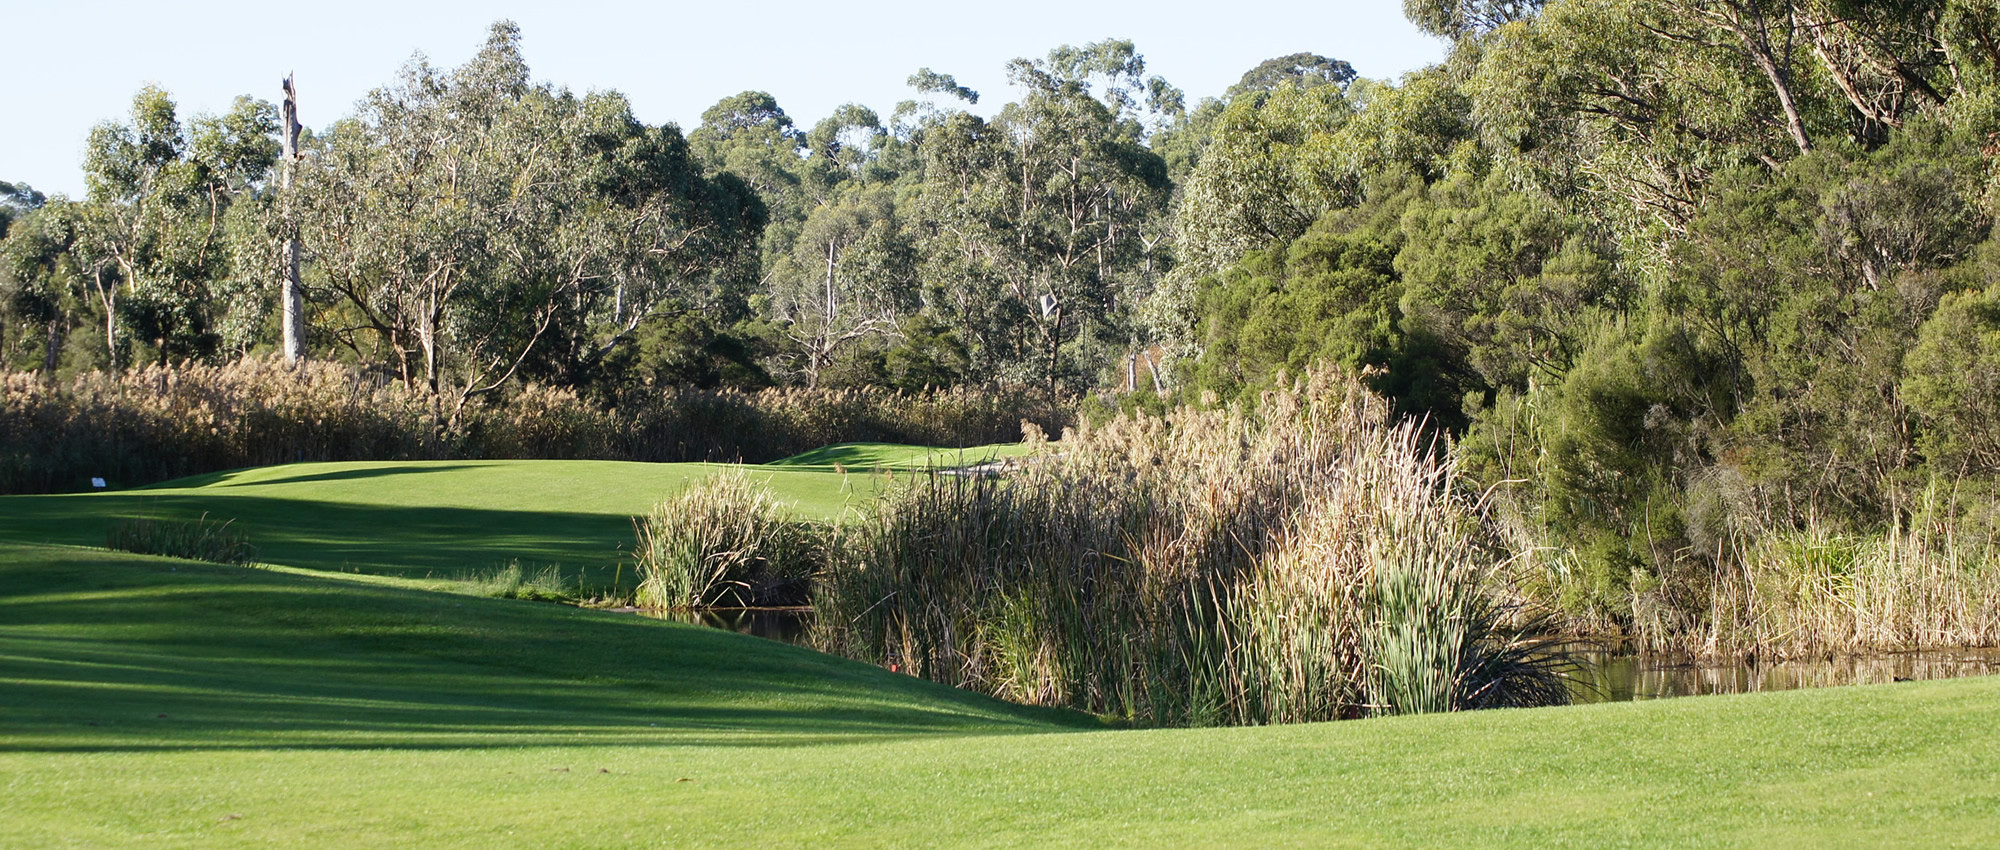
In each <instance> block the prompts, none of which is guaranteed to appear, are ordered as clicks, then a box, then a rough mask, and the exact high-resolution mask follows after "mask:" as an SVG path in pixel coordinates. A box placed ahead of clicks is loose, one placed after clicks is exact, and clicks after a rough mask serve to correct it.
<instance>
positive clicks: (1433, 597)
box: [813, 372, 1565, 725]
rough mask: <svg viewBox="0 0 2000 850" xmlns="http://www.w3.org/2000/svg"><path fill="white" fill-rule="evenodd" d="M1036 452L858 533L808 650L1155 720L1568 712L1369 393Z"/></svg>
mask: <svg viewBox="0 0 2000 850" xmlns="http://www.w3.org/2000/svg"><path fill="white" fill-rule="evenodd" d="M1032 436H1033V435H1031V437H1032ZM1038 448H1039V450H1038V451H1037V452H1036V453H1035V454H1034V455H1033V457H1034V460H1033V461H1032V462H1030V463H1029V464H1027V466H1026V468H1025V469H1024V470H1023V471H1021V472H1019V473H1017V474H1016V475H1014V476H1011V477H1009V478H1006V479H1002V480H989V479H980V478H968V477H959V476H947V475H932V476H928V477H924V478H921V479H920V480H919V481H917V482H916V483H915V484H914V485H913V486H911V487H909V488H907V489H904V490H901V491H899V492H895V493H892V494H891V495H890V496H888V497H886V498H885V499H884V501H883V503H882V504H881V506H880V508H879V511H878V513H877V514H876V516H875V517H873V518H872V519H871V520H869V521H866V522H862V523H860V524H858V525H856V526H854V527H851V528H850V529H848V530H847V531H846V532H845V536H844V538H843V541H842V545H840V546H838V547H835V548H834V549H832V550H831V551H830V553H829V556H828V567H827V572H826V574H825V575H824V577H823V579H822V581H821V583H820V585H819V592H818V595H817V598H816V600H815V606H816V608H817V612H816V617H815V621H814V622H815V626H814V638H813V639H814V640H815V641H816V642H817V643H819V644H820V645H821V646H823V647H825V648H827V649H830V650H833V651H837V652H842V653H845V654H848V655H851V656H855V657H860V658H864V659H868V660H872V661H875V662H878V663H882V664H885V665H888V666H891V667H893V668H895V669H900V670H906V671H908V672H910V673H912V674H914V675H918V676H922V677H925V678H929V679H933V680H936V681H940V682H945V683H948V684H953V685H958V686H961V687H968V688H972V689H976V690H981V691H985V692H988V693H992V694H995V695H998V696H1002V697H1005V698H1009V699H1014V700H1018V701H1023V702H1030V703H1036V704H1044V705H1062V706H1070V707H1075V708H1081V709H1085V710H1089V711H1093V712H1097V713H1101V714H1110V715H1116V716H1122V717H1127V718H1132V719H1134V720H1138V721H1141V722H1148V723H1156V724H1174V725H1181V724H1194V725H1206V724H1244V723H1276V722H1294V721H1309V720H1323V719H1332V718H1339V717H1351V716H1356V715H1360V714H1364V713H1369V712H1383V711H1387V712H1394V711H1428V710H1444V709H1456V708H1470V707H1479V706H1486V705H1509V704H1535V703H1541V702H1551V701H1561V700H1562V699H1563V698H1564V695H1565V692H1564V690H1563V689H1562V688H1561V687H1560V682H1559V680H1558V677H1557V676H1556V671H1555V670H1554V669H1553V668H1552V667H1551V666H1549V665H1548V664H1547V663H1544V662H1542V661H1540V660H1538V659H1539V657H1538V656H1533V655H1530V654H1527V653H1524V652H1523V651H1522V650H1521V645H1520V644H1519V643H1518V642H1517V641H1515V640H1514V639H1513V637H1512V636H1511V634H1510V633H1509V632H1508V630H1507V629H1506V628H1505V627H1504V625H1503V623H1502V622H1501V620H1502V618H1501V617H1499V616H1498V614H1499V609H1497V608H1496V607H1495V606H1494V603H1492V602H1491V601H1490V599H1489V597H1488V595H1487V592H1486V585H1487V580H1488V574H1489V572H1490V571H1491V570H1492V569H1493V568H1494V566H1495V564H1496V563H1498V562H1499V561H1500V560H1501V559H1502V553H1500V552H1498V551H1496V550H1495V549H1494V548H1493V546H1492V545H1491V544H1490V536H1489V535H1488V534H1487V533H1486V528H1485V523H1484V522H1483V514H1482V505H1481V504H1480V503H1479V502H1478V501H1477V500H1476V499H1474V498H1473V497H1471V496H1470V495H1469V494H1467V493H1465V492H1463V490H1462V489H1461V487H1460V482H1459V481H1458V478H1457V472H1456V466H1455V460H1454V457H1453V455H1452V451H1451V449H1450V448H1449V447H1448V446H1446V445H1443V444H1442V443H1434V442H1429V441H1427V440H1426V438H1425V435H1424V434H1423V433H1422V432H1421V431H1420V430H1419V429H1418V428H1417V427H1416V426H1414V425H1411V424H1404V425H1391V424H1389V421H1388V412H1387V409H1386V407H1385V405H1384V403H1383V402H1382V400H1381V399H1380V398H1378V397H1376V396H1374V395H1372V394H1370V393H1368V392H1367V391H1366V390H1365V389H1364V388H1363V387H1362V385H1361V384H1360V383H1359V382H1358V381H1356V380H1354V379H1352V378H1351V377H1347V376H1343V375H1337V374H1333V373H1327V372H1318V373H1313V374H1310V375H1308V376H1307V377H1306V378H1304V379H1303V380H1300V381H1297V382H1295V383H1293V384H1291V385H1290V386H1289V387H1288V388H1287V389H1285V390H1282V391H1278V392H1274V393H1271V394H1269V395H1267V396H1266V397H1265V398H1263V399H1262V400H1261V403H1260V405H1259V406H1258V408H1257V410H1256V411H1255V412H1254V413H1251V412H1246V411H1243V410H1240V409H1232V410H1202V409H1193V408H1181V409H1178V410H1176V411H1173V412H1171V413H1169V414H1168V415H1167V416H1165V417H1153V416H1148V415H1145V414H1139V415H1136V416H1133V417H1127V418H1120V419H1117V420H1114V421H1112V422H1111V423H1109V424H1107V425H1105V426H1103V427H1099V428H1088V427H1080V428H1077V429H1075V430H1072V431H1071V432H1069V433H1068V434H1066V435H1065V437H1064V439H1063V440H1062V442H1061V443H1060V444H1054V445H1050V444H1043V445H1041V446H1039V447H1038Z"/></svg>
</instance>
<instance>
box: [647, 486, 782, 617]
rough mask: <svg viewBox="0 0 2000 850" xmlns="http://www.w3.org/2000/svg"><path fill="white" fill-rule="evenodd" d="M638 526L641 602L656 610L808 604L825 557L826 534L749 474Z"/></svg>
mask: <svg viewBox="0 0 2000 850" xmlns="http://www.w3.org/2000/svg"><path fill="white" fill-rule="evenodd" d="M636 525H637V527H638V545H637V547H636V548H635V550H634V552H633V555H634V558H635V560H636V561H637V569H638V576H639V587H638V591H637V594H636V601H637V604H638V606H639V607H640V608H643V609H646V610H649V611H655V612H659V611H692V610H697V609H701V608H711V607H746V606H753V605H772V604H785V603H793V602H798V601H803V600H802V598H803V596H804V592H803V585H804V583H805V582H806V581H808V580H809V579H810V577H811V575H812V573H813V572H814V565H815V564H816V562H817V561H818V559H819V557H820V554H819V551H820V548H821V542H820V541H819V540H818V536H819V533H818V532H817V531H816V530H815V529H814V528H813V527H812V526H809V525H807V524H804V523H800V522H797V521H794V520H792V519H791V518H790V517H788V516H787V515H786V512H785V510H784V507H783V506H782V505H780V504H779V503H778V502H777V501H776V500H775V499H773V498H772V497H771V494H770V492H769V491H768V490H767V489H765V488H764V487H762V486H759V485H757V484H754V483H752V482H751V481H750V477H749V475H748V474H746V473H744V472H742V471H735V472H727V473H722V474H719V475H716V476H713V477H710V478H707V479H704V480H702V481H699V482H696V483H695V484H694V485H693V486H691V487H689V488H688V489H686V490H684V491H682V492H681V493H680V494H678V495H676V496H675V497H674V498H672V499H669V500H667V501H665V502H661V503H660V504H659V505H657V506H655V507H654V509H653V511H652V513H650V514H648V515H647V516H646V517H645V518H643V519H641V520H639V521H638V522H637V523H636Z"/></svg>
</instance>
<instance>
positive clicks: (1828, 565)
mask: <svg viewBox="0 0 2000 850" xmlns="http://www.w3.org/2000/svg"><path fill="white" fill-rule="evenodd" d="M1944 489H1945V488H1944V487H1943V486H1942V485H1939V484H1932V485H1931V486H1929V487H1927V488H1925V489H1924V490H1922V491H1920V492H1919V493H1917V494H1916V495H1915V497H1914V498H1912V499H1910V500H1908V504H1910V505H1911V508H1910V509H1909V510H1908V511H1905V512H1902V513H1899V515H1898V516H1897V517H1896V518H1895V519H1894V520H1893V521H1892V522H1891V524H1890V526H1889V527H1888V528H1887V529H1885V530H1883V531H1881V532H1877V533H1872V534H1871V533H1852V532H1844V531H1841V530H1838V529H1835V528H1831V527H1828V526H1827V525H1825V524H1822V523H1819V522H1808V523H1807V524H1806V525H1805V526H1804V527H1803V528H1798V529H1791V530H1781V531H1771V532H1766V533H1764V534H1762V535H1759V536H1758V537H1756V538H1755V539H1752V540H1750V541H1747V542H1745V543H1743V544H1742V545H1741V546H1740V548H1739V549H1738V550H1736V551H1735V552H1733V553H1731V557H1729V560H1728V561H1727V563H1726V565H1725V567H1724V568H1723V569H1721V570H1719V571H1718V575H1717V577H1716V579H1715V582H1714V588H1713V591H1712V600H1713V601H1712V603H1711V614H1710V616H1709V622H1708V623H1707V628H1706V629H1704V630H1701V631H1696V632H1692V633H1691V634H1690V635H1688V636H1687V637H1686V638H1685V639H1684V641H1683V642H1682V643H1681V644H1679V645H1674V644H1671V643H1669V645H1668V646H1667V647H1665V648H1670V649H1679V650H1685V651H1689V652H1693V653H1698V654H1705V655H1745V654H1762V655H1766V656H1771V657H1801V656H1815V655H1824V654H1827V653H1855V652H1869V651H1883V650H1901V649H1941V648H1957V647H1986V646H1996V645H2000V540H1995V539H1993V537H1992V536H1991V535H1981V534H1977V533H1969V532H1968V531H1967V530H1966V527H1967V526H1968V525H1971V523H1967V522H1965V521H1964V520H1963V519H1962V518H1961V517H1958V516H1955V515H1954V514H1953V512H1952V511H1949V510H1947V509H1946V507H1945V506H1946V505H1947V504H1949V503H1950V499H1948V498H1947V494H1946V493H1945V492H1944Z"/></svg>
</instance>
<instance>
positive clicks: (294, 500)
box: [0, 443, 1022, 584]
mask: <svg viewBox="0 0 2000 850" xmlns="http://www.w3.org/2000/svg"><path fill="white" fill-rule="evenodd" d="M1021 451H1022V448H1021V447H1020V446H1018V445H1007V446H986V447H980V448H972V449H934V448H925V447H919V446H892V445H887V444H881V443H859V444H843V445H838V446H829V447H827V448H824V449H819V450H816V451H814V452H811V453H808V454H806V455H801V456H799V457H797V458H788V459H786V460H781V461H778V462H775V463H772V464H767V465H763V466H743V465H736V464H706V463H630V462H621V461H549V460H493V461H401V462H363V463H299V464H287V465H284V466H273V467H265V468H260V469H244V470H233V471H229V472H218V473H212V474H208V475H199V476H194V477H191V478H183V479H179V480H176V481H169V482H165V483H162V484H157V485H153V486H151V487H143V488H138V489H133V490H124V491H116V492H107V493H78V494H65V495H52V496H0V541H13V542H37V543H69V544H75V545H82V546H102V545H104V540H105V532H106V530H107V529H108V528H109V527H110V525H111V523H112V522H113V521H115V520H117V519H120V518H131V517H153V518H172V519H193V518H196V517H200V516H203V515H206V516H207V517H209V518H210V519H214V520H231V521H232V522H233V527H234V528H236V529H238V530H241V531H243V532H244V533H246V534H248V535H249V537H250V540H251V542H252V543H253V544H254V545H255V546H256V547H257V549H258V553H259V560H262V561H265V562H268V563H274V564H284V565H287V566H294V567H302V568H306V569H315V570H325V571H330V572H351V573H365V574H372V575H385V576H399V577H403V578H456V577H460V576H463V575H467V574H469V573H472V572H476V571H479V570H490V569H492V568H496V567H500V566H504V565H506V564H508V563H510V562H519V563H520V564H522V565H524V566H528V567H542V566H549V565H559V566H561V567H563V568H565V569H566V570H568V571H572V572H577V571H580V572H582V573H583V574H584V575H585V576H586V579H587V583H591V584H597V583H604V584H608V583H609V582H610V581H611V580H612V579H613V578H614V576H615V575H616V574H617V572H618V571H617V569H616V564H618V563H619V562H620V561H623V560H625V559H626V552H627V550H628V549H629V548H630V547H631V545H632V542H633V529H632V517H634V516H638V515H641V514H644V513H646V511H648V510H649V509H651V508H652V507H653V505H655V504H657V503H659V502H661V501H663V500H665V499H666V498H667V497H669V496H672V495H673V494H675V493H678V492H680V491H681V490H682V489H684V488H686V487H687V486H688V485H689V484H690V483H692V482H695V481H698V480H701V479H703V478H706V477H709V476H713V475H717V474H721V473H724V472H729V471H734V470H739V469H740V470H744V471H745V472H746V473H747V474H749V475H750V477H751V480H752V481H755V482H760V483H763V484H765V485H767V486H769V487H770V489H771V492H772V495H773V496H774V497H776V498H777V499H778V501H780V502H782V503H786V504H789V505H791V506H792V509H793V511H794V512H796V513H797V515H799V516H801V517H803V518H808V519H816V520H823V521H836V522H837V521H841V520H843V519H845V518H847V517H850V516H853V515H855V514H856V512H859V511H864V510H867V509H868V507H869V505H870V504H871V503H872V501H873V499H874V498H875V495H876V494H877V493H878V492H880V491H881V489H882V488H884V487H887V486H893V483H894V481H895V480H896V478H895V476H896V475H898V474H902V475H905V476H907V475H909V474H911V473H912V472H913V471H917V470H923V469H929V468H949V467H957V466H965V465H970V464H975V463H980V462H984V461H986V460H989V459H992V458H994V457H998V456H1005V455H1018V454H1019V453H1020V452H1021ZM835 464H839V466H838V467H836V466H835ZM629 575H630V573H629V570H628V571H627V572H626V576H627V577H628V578H629Z"/></svg>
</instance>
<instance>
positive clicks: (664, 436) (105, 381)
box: [0, 358, 1071, 493]
mask: <svg viewBox="0 0 2000 850" xmlns="http://www.w3.org/2000/svg"><path fill="white" fill-rule="evenodd" d="M615 402H616V403H615V404H607V403H599V402H593V401H591V400H587V399H583V398H581V397H579V396H578V395H577V394H576V393H575V392H572V391H570V390H568V389H564V388H559V387H545V386H535V385H529V386H524V387H516V388H512V389H511V390H510V392H508V393H507V394H505V395H500V396H494V397H479V398H477V399H475V400H473V401H472V402H470V403H469V404H468V405H467V406H466V407H465V408H463V409H461V410H458V411H456V412H455V413H454V412H451V411H449V410H446V409H445V408H444V407H442V406H441V405H440V401H439V399H438V398H436V397H434V396H431V395H429V394H428V393H427V392H426V391H424V390H423V389H422V388H418V387H411V386H407V385H404V384H401V383H397V382H394V381H391V380H388V379H387V378H385V377H384V376H381V375H376V374H371V373H366V372H362V371H358V370H356V369H354V368H352V367H349V366H345V365H342V364H337V363H311V364H305V365H302V366H299V367H296V368H293V367H287V366H284V365H282V364H281V363H279V362H278V361H276V360H270V359H255V358H251V359H244V360H239V361H236V362H232V363H226V364H220V365H208V364H200V363H189V364H179V365H174V366H158V365H151V366H143V367H139V368H135V369H132V370H129V371H124V372H115V373H107V372H92V373H85V374H82V375H78V376H75V377H74V378H71V379H68V380H62V381H57V380H51V379H49V378H47V376H44V375H40V374H36V373H8V374H0V493H37V492H62V491H72V490H82V489H87V488H88V486H89V482H90V479H92V478H104V479H108V480H110V481H111V482H112V483H113V485H114V486H129V485H136V484H145V483H151V482H155V481H162V480H166V479H169V478H177V477H181V476H185V475H195V474H199V473H204V472H216V471H221V470H225V469H236V468H241V467H247V466H267V465H270V464H277V463H291V462H296V461H341V460H450V459H458V458H549V459H596V460H636V461H652V462H670V461H718V462H735V461H744V462H750V463H761V462H764V461H770V460H777V459H779V458H782V457H788V456H791V455H795V454H799V453H801V452H805V451H809V450H811V449H815V448H819V447H821V446H825V445H829V444H832V443H843V442H891V443H910V444H916V445H927V446H975V445H984V444H989V443H1000V442H1012V441H1014V440H1018V439H1020V436H1021V433H1022V431H1021V427H1022V423H1023V422H1024V421H1027V422H1032V423H1035V424H1036V425H1037V426H1038V427H1042V428H1061V427H1063V426H1064V425H1066V424H1067V423H1068V422H1069V421H1070V420H1071V412H1070V406H1069V405H1068V404H1067V403H1066V402H1065V401H1064V400H1062V399H1055V398H1050V397H1048V396H1046V395H1043V394H1041V393H1039V392H1036V391H1034V390H1030V389H1026V388H1020V387H988V388H977V389H973V388H958V389H951V390H940V391H936V392H928V393H900V392H894V391H889V390H877V389H861V390H813V389H771V390H762V391H756V392H743V391H736V390H702V389H695V388H688V387H660V388H642V389H637V390H633V391H630V392H628V393H626V394H625V395H624V396H622V397H620V398H618V399H616V400H615Z"/></svg>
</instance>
